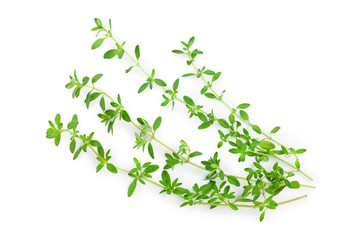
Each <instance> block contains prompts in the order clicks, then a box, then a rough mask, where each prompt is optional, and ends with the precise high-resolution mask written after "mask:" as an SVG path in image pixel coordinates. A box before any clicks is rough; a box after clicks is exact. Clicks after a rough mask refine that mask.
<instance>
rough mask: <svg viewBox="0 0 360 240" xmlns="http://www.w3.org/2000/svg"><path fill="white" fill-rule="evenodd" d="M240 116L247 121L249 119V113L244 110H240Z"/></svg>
mask: <svg viewBox="0 0 360 240" xmlns="http://www.w3.org/2000/svg"><path fill="white" fill-rule="evenodd" d="M240 116H241V118H242V119H243V120H245V121H247V120H249V115H248V114H247V113H246V112H245V111H243V110H240Z"/></svg>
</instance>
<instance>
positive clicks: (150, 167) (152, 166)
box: [144, 165, 159, 173]
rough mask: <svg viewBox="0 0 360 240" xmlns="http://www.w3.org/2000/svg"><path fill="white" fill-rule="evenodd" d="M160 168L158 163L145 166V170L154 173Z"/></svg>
mask: <svg viewBox="0 0 360 240" xmlns="http://www.w3.org/2000/svg"><path fill="white" fill-rule="evenodd" d="M158 169H159V166H158V165H150V166H148V167H146V168H145V170H144V172H146V173H153V172H156V171H157V170H158Z"/></svg>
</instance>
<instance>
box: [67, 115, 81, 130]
mask: <svg viewBox="0 0 360 240" xmlns="http://www.w3.org/2000/svg"><path fill="white" fill-rule="evenodd" d="M78 124H79V121H78V117H77V115H76V114H74V115H73V117H72V119H71V121H70V122H69V123H68V125H67V128H68V129H75V128H76V127H77V125H78Z"/></svg>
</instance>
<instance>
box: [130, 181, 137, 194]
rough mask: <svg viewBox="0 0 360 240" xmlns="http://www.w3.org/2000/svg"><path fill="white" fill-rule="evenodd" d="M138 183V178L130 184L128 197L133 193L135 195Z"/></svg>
mask: <svg viewBox="0 0 360 240" xmlns="http://www.w3.org/2000/svg"><path fill="white" fill-rule="evenodd" d="M136 184H137V179H134V181H133V182H132V183H131V184H130V186H129V189H128V197H131V195H133V193H134V191H135V188H136Z"/></svg>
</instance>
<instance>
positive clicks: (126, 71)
mask: <svg viewBox="0 0 360 240" xmlns="http://www.w3.org/2000/svg"><path fill="white" fill-rule="evenodd" d="M133 67H134V66H131V67H129V68H128V69H126V70H125V73H129V72H130V71H131V69H133Z"/></svg>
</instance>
